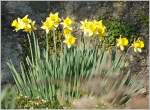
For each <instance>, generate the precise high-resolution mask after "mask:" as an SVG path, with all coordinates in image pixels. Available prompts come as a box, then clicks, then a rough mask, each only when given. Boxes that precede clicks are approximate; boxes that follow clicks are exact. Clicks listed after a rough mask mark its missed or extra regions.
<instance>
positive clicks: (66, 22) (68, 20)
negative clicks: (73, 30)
mask: <svg viewBox="0 0 150 110" xmlns="http://www.w3.org/2000/svg"><path fill="white" fill-rule="evenodd" d="M72 23H73V21H72V19H71V18H69V17H67V18H66V19H64V21H63V22H62V25H63V27H64V28H66V27H71V25H72Z"/></svg>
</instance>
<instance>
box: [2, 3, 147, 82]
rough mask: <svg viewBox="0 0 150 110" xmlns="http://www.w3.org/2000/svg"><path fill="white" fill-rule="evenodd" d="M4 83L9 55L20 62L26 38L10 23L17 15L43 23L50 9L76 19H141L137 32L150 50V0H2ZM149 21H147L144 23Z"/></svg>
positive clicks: (134, 20) (128, 20) (131, 20)
mask: <svg viewBox="0 0 150 110" xmlns="http://www.w3.org/2000/svg"><path fill="white" fill-rule="evenodd" d="M1 6H2V38H1V39H2V51H1V52H2V57H1V59H2V65H1V66H2V68H1V69H2V83H3V82H6V80H9V79H11V77H10V75H9V70H8V67H7V65H6V62H7V61H8V59H9V58H10V59H12V61H13V63H15V64H16V65H18V64H19V60H18V59H19V57H18V56H19V55H20V54H21V53H22V49H21V47H20V44H19V40H20V39H22V38H23V35H22V34H20V33H15V32H13V31H12V30H13V29H12V28H11V27H10V23H11V21H12V20H13V19H15V18H17V17H23V16H25V15H26V14H28V15H29V16H30V18H32V19H33V20H36V22H37V23H38V24H39V25H41V21H42V20H44V19H45V18H46V17H47V16H48V14H49V13H50V12H59V13H60V16H62V17H66V16H71V17H73V18H74V19H75V20H76V21H79V20H83V19H85V18H94V17H104V16H106V17H109V16H113V17H117V18H121V19H123V20H125V21H127V22H134V23H137V24H138V26H139V28H138V30H137V32H140V33H142V35H143V36H144V40H145V41H146V44H147V45H146V47H147V50H148V41H149V39H148V28H145V27H144V26H145V25H147V22H146V23H145V21H144V20H145V18H146V17H148V16H149V5H148V1H147V2H146V1H145V2H144V1H137V2H129V1H128V2H112V1H93V2H90V1H87V2H80V1H65V2H64V1H55V2H54V1H36V2H35V1H23V2H22V1H3V2H2V5H1ZM144 23H145V25H143V24H144Z"/></svg>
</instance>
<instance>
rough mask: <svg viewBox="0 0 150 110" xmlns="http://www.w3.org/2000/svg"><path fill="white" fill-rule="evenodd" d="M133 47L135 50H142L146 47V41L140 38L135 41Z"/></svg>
mask: <svg viewBox="0 0 150 110" xmlns="http://www.w3.org/2000/svg"><path fill="white" fill-rule="evenodd" d="M132 47H133V48H134V52H142V48H144V42H143V41H141V40H139V39H138V40H137V41H134V42H133V44H132Z"/></svg>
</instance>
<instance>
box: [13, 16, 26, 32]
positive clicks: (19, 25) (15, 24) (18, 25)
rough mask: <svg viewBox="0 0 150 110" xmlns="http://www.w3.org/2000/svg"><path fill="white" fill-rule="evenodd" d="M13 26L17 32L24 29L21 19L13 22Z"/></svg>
mask: <svg viewBox="0 0 150 110" xmlns="http://www.w3.org/2000/svg"><path fill="white" fill-rule="evenodd" d="M11 26H12V27H15V31H16V32H17V31H19V30H21V29H23V28H24V24H23V23H22V22H21V19H20V18H18V19H17V20H16V19H15V20H13V22H12V23H11Z"/></svg>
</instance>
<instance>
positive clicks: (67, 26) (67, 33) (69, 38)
mask: <svg viewBox="0 0 150 110" xmlns="http://www.w3.org/2000/svg"><path fill="white" fill-rule="evenodd" d="M61 24H62V25H63V35H64V37H65V40H64V43H65V44H66V45H67V46H68V48H70V47H71V46H72V45H74V44H75V42H76V38H75V37H74V36H73V35H72V24H73V20H72V19H71V18H69V17H66V19H64V20H63V22H62V23H61Z"/></svg>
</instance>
